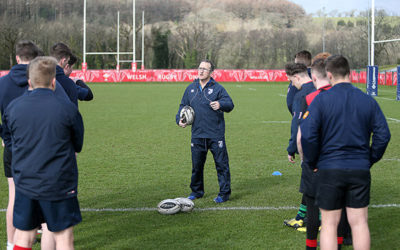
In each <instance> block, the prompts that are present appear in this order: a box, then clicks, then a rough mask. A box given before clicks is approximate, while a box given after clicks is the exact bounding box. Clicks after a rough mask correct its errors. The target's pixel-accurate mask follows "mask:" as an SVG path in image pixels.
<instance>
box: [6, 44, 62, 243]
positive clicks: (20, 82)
mask: <svg viewBox="0 0 400 250" xmlns="http://www.w3.org/2000/svg"><path fill="white" fill-rule="evenodd" d="M15 54H16V56H15V57H16V61H17V63H18V64H17V65H15V66H13V67H12V68H11V70H10V72H9V73H8V74H7V75H5V76H4V77H2V78H0V110H1V115H3V114H4V110H5V109H6V107H7V106H8V104H9V103H10V102H11V101H12V100H14V99H15V98H17V97H19V96H21V95H24V94H27V93H28V78H27V67H28V64H29V62H30V61H31V60H33V59H34V58H35V57H37V56H38V55H39V54H41V50H40V48H38V47H37V46H36V44H34V43H33V42H32V41H27V40H21V41H19V42H18V43H17V44H16V47H15ZM55 94H56V95H57V96H58V97H60V98H64V99H66V100H68V96H67V95H66V94H65V92H64V89H63V88H62V87H61V85H59V83H58V82H56V90H55ZM2 118H3V117H2ZM2 123H4V122H3V120H2ZM0 136H1V137H2V138H3V137H4V135H3V128H2V125H1V126H0ZM11 159H12V154H11V149H9V148H8V147H4V151H3V165H4V173H5V176H6V177H7V181H8V188H9V201H8V206H7V213H6V222H7V223H6V224H7V241H8V243H7V245H8V246H7V248H12V245H13V239H14V232H15V228H14V226H13V224H12V220H13V219H12V214H13V207H14V192H13V190H14V189H15V188H14V180H13V178H12V172H11Z"/></svg>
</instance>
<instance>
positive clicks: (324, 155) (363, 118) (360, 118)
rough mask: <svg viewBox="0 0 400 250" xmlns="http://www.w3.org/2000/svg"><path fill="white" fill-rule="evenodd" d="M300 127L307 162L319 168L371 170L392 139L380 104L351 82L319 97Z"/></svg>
mask: <svg viewBox="0 0 400 250" xmlns="http://www.w3.org/2000/svg"><path fill="white" fill-rule="evenodd" d="M300 127H301V133H302V137H301V143H302V147H303V151H304V161H305V162H306V163H307V164H308V165H309V166H316V168H318V169H365V170H369V168H370V167H371V166H372V164H374V163H375V162H377V161H379V160H380V159H381V158H382V156H383V154H384V152H385V150H386V147H387V145H388V143H389V140H390V131H389V127H388V125H387V122H386V118H385V116H384V115H383V113H382V110H381V109H380V107H379V105H378V103H377V102H376V101H375V100H374V99H373V98H372V97H371V96H368V95H367V94H365V93H363V92H362V91H361V90H359V89H358V88H356V87H354V86H353V85H351V84H350V83H339V84H336V85H335V86H333V87H332V88H331V89H330V90H327V91H324V92H322V93H320V94H319V95H318V96H316V97H315V99H314V101H313V102H312V103H311V105H310V107H309V108H308V111H307V113H306V114H305V115H304V116H303V120H302V121H301V124H300ZM371 135H372V144H371V145H370V138H371Z"/></svg>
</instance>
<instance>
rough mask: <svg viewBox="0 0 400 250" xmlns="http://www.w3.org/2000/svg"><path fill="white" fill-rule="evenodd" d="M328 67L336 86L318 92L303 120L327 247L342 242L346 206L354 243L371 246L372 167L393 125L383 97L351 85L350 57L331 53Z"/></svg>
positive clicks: (304, 141)
mask: <svg viewBox="0 0 400 250" xmlns="http://www.w3.org/2000/svg"><path fill="white" fill-rule="evenodd" d="M326 71H327V75H328V78H329V81H330V83H331V84H332V86H333V87H332V88H331V89H330V90H328V91H324V92H322V93H320V94H319V95H318V96H317V97H315V99H314V101H313V102H312V103H311V105H310V107H309V109H308V112H307V113H306V114H305V115H304V120H303V121H302V123H301V132H302V138H301V143H302V147H303V151H304V161H305V162H306V163H307V164H308V165H309V166H310V167H313V168H316V169H318V172H319V176H318V181H317V183H318V187H317V195H316V201H317V205H318V206H319V208H320V210H321V219H322V230H321V248H326V249H333V248H336V247H337V226H338V223H339V220H340V216H341V209H342V207H346V210H347V216H348V221H349V223H350V225H351V228H352V234H353V246H354V248H355V249H356V248H357V249H369V247H370V236H369V229H368V204H369V195H370V185H371V176H370V168H371V167H372V165H373V164H374V163H376V162H377V161H379V160H380V159H381V158H382V156H383V154H384V152H385V150H386V147H387V145H388V143H389V140H390V131H389V128H388V125H387V122H386V119H385V116H384V115H383V113H382V111H381V109H380V107H379V105H378V103H377V102H376V101H375V100H374V99H373V98H372V97H370V96H368V95H366V94H365V93H363V92H362V91H361V90H359V89H358V88H356V87H354V86H353V85H351V83H350V79H349V75H350V66H349V63H348V61H347V59H346V58H344V57H343V56H331V57H329V58H328V59H327V60H326ZM371 135H372V144H370V138H371Z"/></svg>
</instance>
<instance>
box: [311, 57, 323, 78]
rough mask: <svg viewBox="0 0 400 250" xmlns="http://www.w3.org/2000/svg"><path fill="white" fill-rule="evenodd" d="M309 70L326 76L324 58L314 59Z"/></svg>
mask: <svg viewBox="0 0 400 250" xmlns="http://www.w3.org/2000/svg"><path fill="white" fill-rule="evenodd" d="M311 72H312V73H313V74H315V73H317V74H318V76H320V77H322V78H326V70H325V60H324V59H322V58H319V59H316V60H315V61H314V62H313V63H312V65H311Z"/></svg>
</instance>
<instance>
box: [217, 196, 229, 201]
mask: <svg viewBox="0 0 400 250" xmlns="http://www.w3.org/2000/svg"><path fill="white" fill-rule="evenodd" d="M227 200H228V199H226V200H224V199H223V198H222V197H221V196H217V198H215V199H214V201H215V203H222V202H225V201H227Z"/></svg>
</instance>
